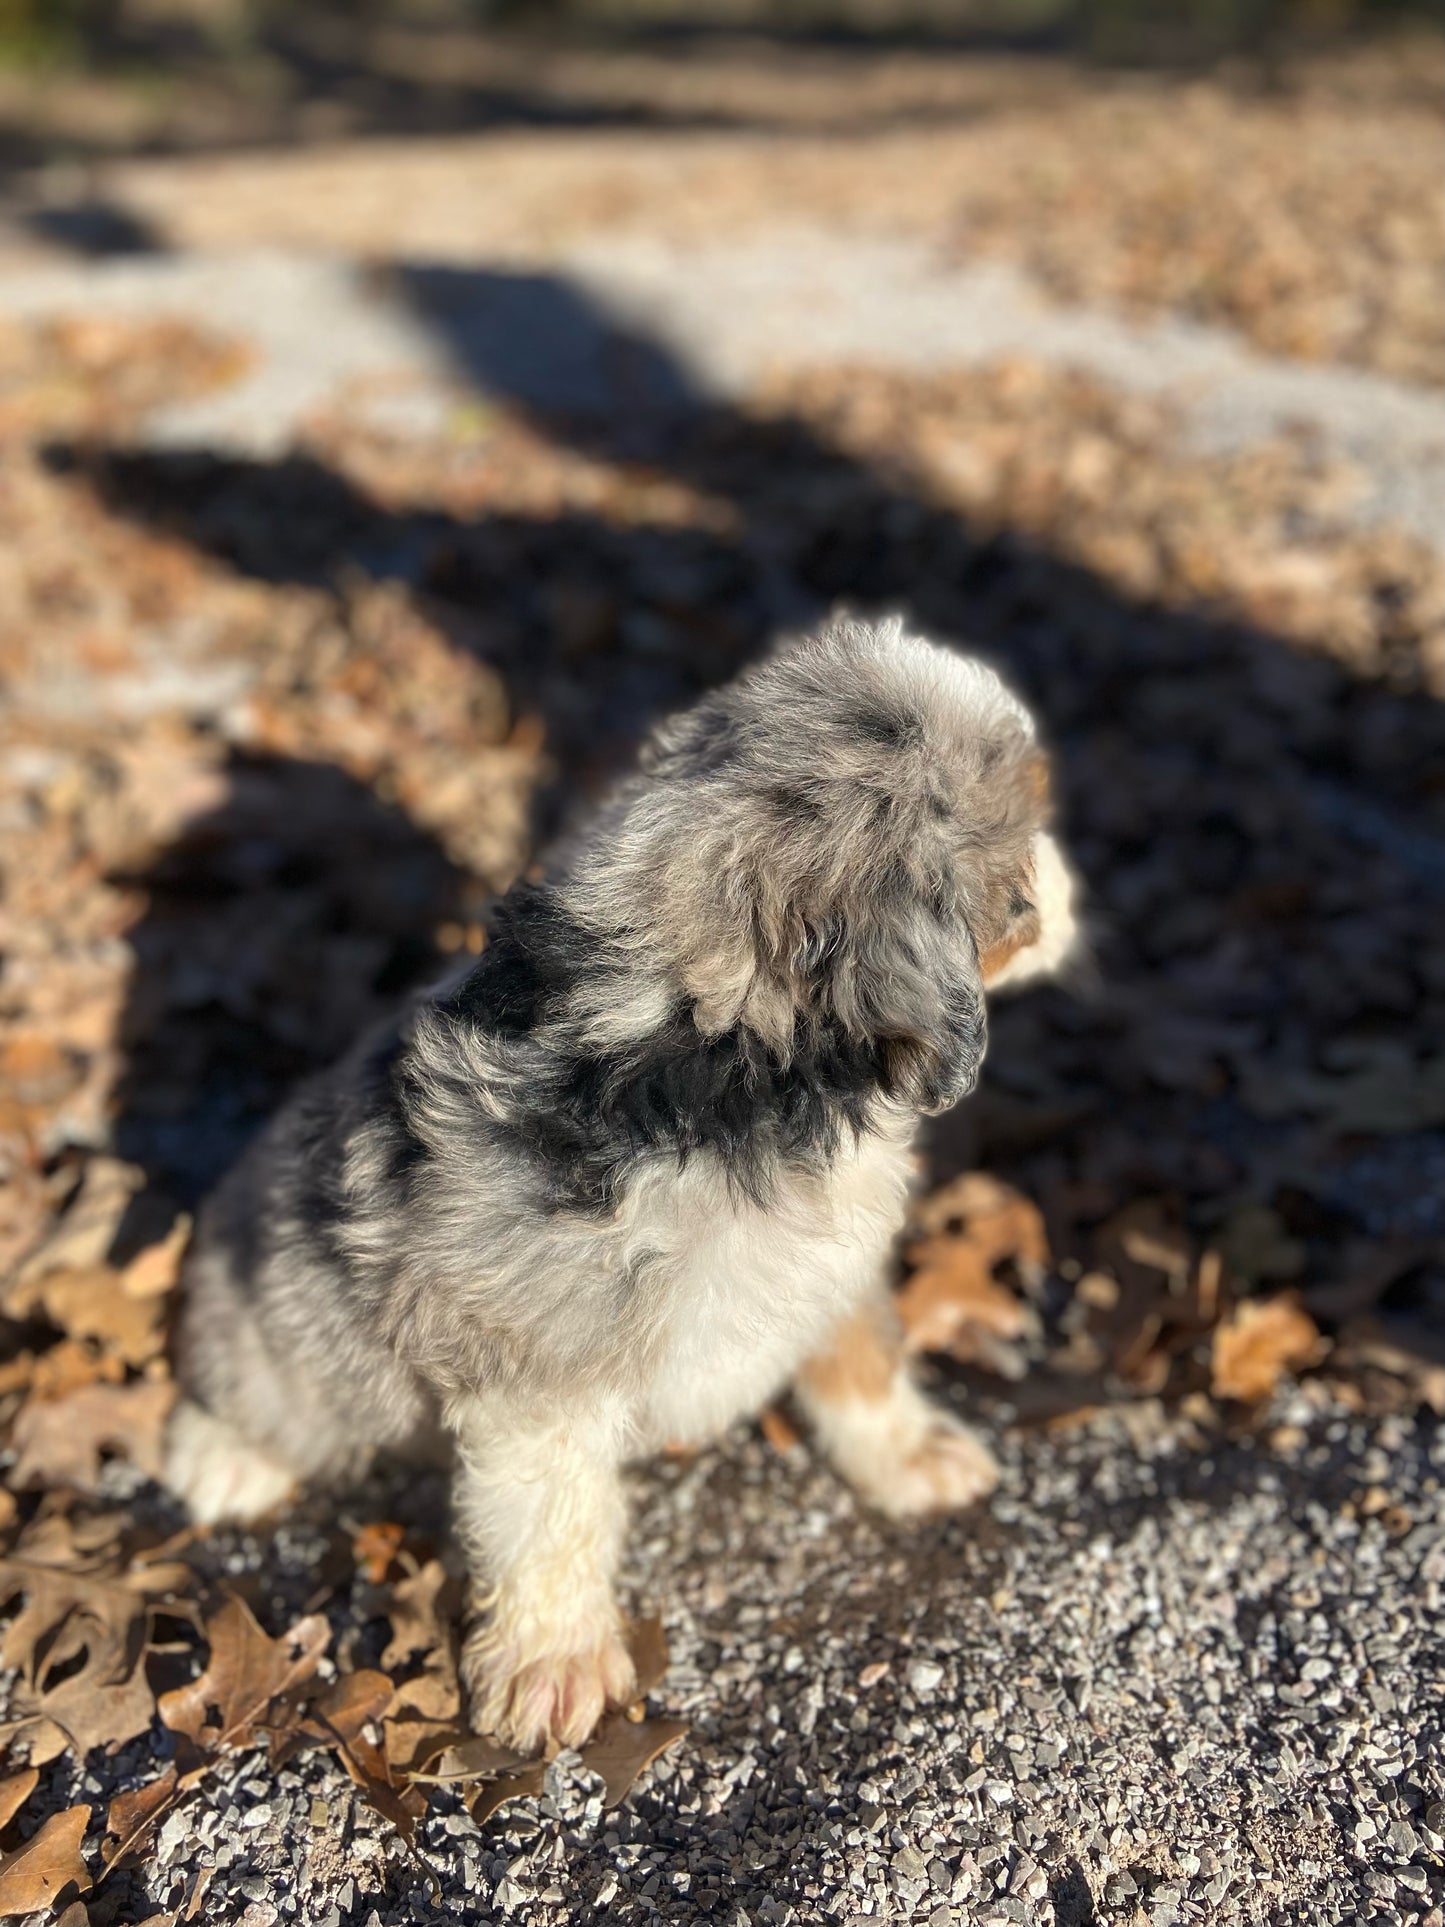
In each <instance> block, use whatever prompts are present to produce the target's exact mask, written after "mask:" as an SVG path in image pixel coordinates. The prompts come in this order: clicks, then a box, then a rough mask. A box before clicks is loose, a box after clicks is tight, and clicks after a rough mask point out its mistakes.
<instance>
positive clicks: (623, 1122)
mask: <svg viewBox="0 0 1445 1927" xmlns="http://www.w3.org/2000/svg"><path fill="white" fill-rule="evenodd" d="M554 1079H555V1081H552V1082H551V1083H550V1089H548V1090H544V1091H540V1092H539V1094H538V1095H539V1100H540V1101H539V1102H538V1104H537V1106H536V1107H535V1109H533V1110H529V1111H528V1112H527V1114H526V1115H525V1116H524V1117H522V1118H520V1119H518V1118H514V1119H513V1120H512V1122H511V1124H510V1129H511V1130H512V1131H513V1132H514V1133H515V1134H517V1135H519V1136H521V1137H522V1138H523V1139H524V1140H525V1142H526V1144H527V1148H528V1150H529V1151H530V1152H531V1154H532V1155H533V1157H534V1158H536V1159H537V1160H538V1161H539V1162H540V1163H542V1164H543V1165H545V1166H546V1167H547V1169H548V1171H549V1173H550V1174H551V1176H552V1180H553V1183H554V1186H555V1188H556V1192H557V1195H558V1200H559V1203H563V1204H566V1205H570V1206H572V1207H573V1208H577V1207H580V1208H583V1209H591V1210H603V1211H608V1210H612V1209H614V1208H615V1206H616V1203H617V1200H618V1197H619V1195H620V1192H621V1187H622V1184H623V1181H624V1179H625V1177H626V1175H627V1171H628V1169H629V1167H630V1166H632V1165H633V1164H635V1163H636V1161H637V1160H638V1159H639V1158H640V1157H644V1156H647V1155H649V1154H652V1155H663V1156H671V1157H675V1158H676V1159H677V1160H678V1162H679V1163H680V1164H681V1163H685V1162H686V1160H687V1159H688V1157H689V1156H691V1155H692V1154H693V1153H695V1152H698V1151H710V1152H712V1153H714V1154H715V1155H716V1156H717V1157H718V1158H719V1159H720V1160H721V1162H722V1164H723V1167H724V1169H725V1170H726V1171H727V1173H728V1177H729V1179H730V1180H731V1181H732V1182H733V1183H734V1184H735V1185H736V1186H737V1187H738V1189H739V1190H740V1191H741V1192H742V1193H743V1194H744V1195H745V1196H746V1197H749V1198H751V1199H753V1200H754V1201H755V1202H758V1203H763V1202H765V1201H766V1199H767V1196H768V1194H769V1189H770V1174H771V1172H772V1170H773V1169H774V1167H775V1166H776V1164H777V1163H778V1162H779V1161H780V1160H781V1161H784V1162H814V1161H821V1160H824V1159H826V1158H827V1157H828V1156H830V1155H831V1154H832V1153H833V1152H834V1151H835V1150H836V1149H837V1148H838V1145H839V1143H840V1142H841V1140H842V1138H843V1137H844V1135H845V1133H850V1132H851V1133H856V1132H858V1131H861V1130H862V1129H863V1127H864V1124H865V1122H866V1115H867V1109H868V1101H869V1099H870V1098H871V1097H872V1096H874V1095H875V1094H876V1093H877V1092H878V1091H880V1090H882V1089H884V1088H886V1086H887V1084H888V1082H889V1072H888V1064H887V1060H886V1057H885V1054H884V1053H883V1051H881V1050H880V1049H878V1048H876V1047H873V1046H867V1045H858V1044H854V1043H851V1042H850V1041H849V1040H847V1039H845V1038H844V1037H843V1036H842V1035H841V1033H837V1032H822V1033H819V1034H817V1035H806V1036H800V1038H799V1040H798V1044H797V1047H796V1049H795V1051H794V1054H793V1056H792V1057H791V1058H790V1059H789V1060H788V1061H787V1062H786V1063H785V1062H783V1061H781V1060H780V1059H779V1058H778V1057H777V1056H776V1055H775V1054H774V1053H772V1052H770V1051H769V1050H767V1049H766V1048H765V1047H764V1046H763V1045H762V1044H761V1043H760V1042H759V1041H758V1039H757V1038H756V1037H754V1036H753V1034H752V1033H751V1032H749V1031H745V1030H741V1029H733V1030H729V1031H726V1032H724V1033H723V1034H722V1035H721V1036H717V1037H707V1036H704V1035H703V1033H702V1032H701V1031H699V1030H698V1028H697V1025H696V1024H695V1023H694V1021H693V1018H692V1014H691V1012H690V1010H686V1009H680V1010H679V1011H678V1012H677V1013H676V1014H675V1015H674V1016H673V1017H672V1018H671V1019H670V1020H669V1021H668V1023H666V1024H665V1025H663V1026H662V1027H661V1028H660V1029H658V1030H657V1031H654V1032H653V1033H652V1034H651V1035H650V1036H648V1037H647V1038H645V1039H643V1040H642V1041H641V1042H640V1043H638V1044H637V1045H635V1046H633V1047H632V1048H631V1049H629V1050H627V1051H626V1052H617V1053H606V1054H586V1055H578V1056H577V1057H575V1058H572V1059H570V1060H568V1061H566V1062H565V1063H562V1064H560V1065H557V1066H556V1067H555V1072H554Z"/></svg>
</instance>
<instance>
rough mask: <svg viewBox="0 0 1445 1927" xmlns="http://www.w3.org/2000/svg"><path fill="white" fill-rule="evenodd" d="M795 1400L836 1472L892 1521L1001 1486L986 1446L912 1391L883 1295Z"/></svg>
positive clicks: (807, 1378) (849, 1323) (846, 1325)
mask: <svg viewBox="0 0 1445 1927" xmlns="http://www.w3.org/2000/svg"><path fill="white" fill-rule="evenodd" d="M794 1390H795V1392H796V1393H797V1396H798V1401H799V1403H800V1404H801V1405H802V1407H803V1409H804V1411H805V1412H806V1413H807V1415H808V1418H809V1420H810V1421H811V1423H812V1426H813V1429H814V1431H815V1432H816V1434H817V1436H818V1440H819V1442H820V1443H821V1445H822V1447H823V1449H824V1451H825V1452H826V1453H827V1454H828V1457H829V1458H830V1459H831V1460H832V1461H833V1464H834V1465H835V1466H836V1467H837V1469H838V1471H839V1472H840V1473H841V1474H842V1476H843V1477H844V1478H845V1479H846V1480H847V1481H848V1483H849V1485H851V1486H852V1487H853V1489H854V1491H855V1492H857V1493H858V1495H859V1497H860V1498H862V1499H865V1500H866V1501H867V1502H868V1504H869V1505H872V1506H876V1507H877V1508H878V1510H879V1511H880V1512H886V1513H888V1514H889V1515H890V1517H892V1518H895V1519H901V1518H907V1517H909V1516H910V1515H913V1514H916V1513H923V1512H946V1511H950V1510H952V1509H953V1508H955V1507H958V1506H966V1505H972V1504H973V1503H974V1501H975V1500H976V1499H982V1498H984V1497H985V1496H986V1495H987V1494H988V1493H990V1492H992V1490H993V1488H994V1486H995V1485H996V1484H997V1483H998V1467H997V1465H996V1464H995V1463H994V1458H993V1454H992V1453H991V1452H990V1451H989V1449H988V1447H987V1446H986V1445H985V1444H984V1443H983V1441H982V1439H980V1438H978V1437H977V1436H976V1434H974V1433H973V1432H971V1431H969V1429H968V1427H967V1426H966V1425H961V1424H960V1423H959V1421H958V1420H957V1419H956V1418H954V1416H953V1415H952V1413H951V1412H945V1411H944V1410H943V1409H942V1408H941V1407H940V1406H937V1405H934V1404H932V1403H931V1402H930V1401H929V1400H928V1399H926V1398H925V1397H924V1395H923V1393H922V1392H921V1391H919V1389H918V1387H917V1386H916V1385H915V1384H914V1382H913V1380H912V1378H911V1377H910V1375H909V1371H908V1365H907V1362H906V1360H905V1359H904V1356H903V1342H902V1331H901V1328H900V1326H899V1323H898V1316H897V1313H896V1312H895V1311H894V1309H893V1305H892V1301H891V1299H890V1298H889V1296H888V1294H887V1293H886V1291H880V1292H879V1293H878V1295H877V1296H876V1297H875V1298H874V1299H872V1300H870V1302H869V1303H868V1304H867V1305H866V1306H865V1307H864V1308H863V1309H862V1310H861V1311H860V1312H858V1313H856V1314H855V1315H854V1316H853V1317H851V1318H848V1319H846V1320H845V1321H844V1322H843V1323H842V1324H840V1325H839V1327H838V1329H837V1330H836V1332H835V1333H834V1334H833V1340H832V1343H831V1344H830V1345H829V1347H828V1349H827V1351H825V1352H820V1353H819V1354H817V1356H815V1357H813V1358H810V1359H809V1360H808V1362H807V1363H806V1364H805V1365H804V1366H803V1368H802V1370H801V1372H800V1373H799V1374H798V1379H797V1383H796V1385H795V1386H794Z"/></svg>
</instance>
